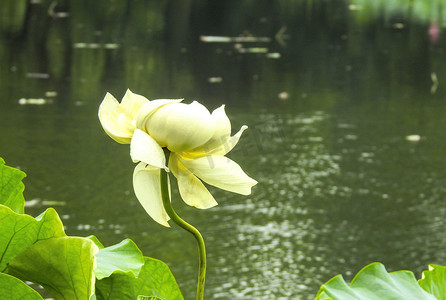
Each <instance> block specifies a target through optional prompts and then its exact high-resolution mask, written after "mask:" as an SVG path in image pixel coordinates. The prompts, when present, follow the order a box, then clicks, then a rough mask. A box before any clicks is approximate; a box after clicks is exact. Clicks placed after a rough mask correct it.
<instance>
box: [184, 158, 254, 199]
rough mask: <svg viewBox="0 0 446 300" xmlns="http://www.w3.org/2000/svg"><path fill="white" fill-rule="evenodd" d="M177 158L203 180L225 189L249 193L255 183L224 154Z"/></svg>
mask: <svg viewBox="0 0 446 300" xmlns="http://www.w3.org/2000/svg"><path fill="white" fill-rule="evenodd" d="M179 160H180V162H181V163H182V164H183V165H184V166H185V167H186V168H187V169H189V170H190V171H191V172H193V173H194V174H195V175H196V176H197V177H198V178H200V179H201V180H203V181H204V182H206V183H208V184H210V185H213V186H215V187H218V188H221V189H224V190H227V191H231V192H234V193H239V194H242V195H249V194H251V187H252V186H254V185H256V184H257V181H256V180H254V179H252V178H251V177H249V176H248V175H246V174H245V172H243V170H242V168H240V166H239V165H238V164H237V163H236V162H234V161H232V160H231V159H229V158H227V157H225V156H219V155H209V156H203V157H198V158H195V159H187V158H184V157H182V156H180V157H179Z"/></svg>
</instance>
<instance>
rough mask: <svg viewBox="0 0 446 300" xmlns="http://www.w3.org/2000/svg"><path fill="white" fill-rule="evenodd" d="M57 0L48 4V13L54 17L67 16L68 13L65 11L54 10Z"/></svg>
mask: <svg viewBox="0 0 446 300" xmlns="http://www.w3.org/2000/svg"><path fill="white" fill-rule="evenodd" d="M56 6H57V1H55V0H54V1H53V2H51V4H50V6H48V15H49V16H50V17H52V18H55V19H61V18H67V17H68V16H69V15H70V14H69V13H68V12H66V11H56V10H55V9H56Z"/></svg>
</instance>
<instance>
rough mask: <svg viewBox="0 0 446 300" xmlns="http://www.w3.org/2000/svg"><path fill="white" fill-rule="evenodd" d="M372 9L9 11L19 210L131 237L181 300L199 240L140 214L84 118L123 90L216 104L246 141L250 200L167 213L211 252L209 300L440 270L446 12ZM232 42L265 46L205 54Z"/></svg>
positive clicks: (0, 44)
mask: <svg viewBox="0 0 446 300" xmlns="http://www.w3.org/2000/svg"><path fill="white" fill-rule="evenodd" d="M403 2H404V1H403ZM373 3H375V4H373ZM376 3H378V2H372V1H365V0H363V1H355V2H351V3H350V2H347V1H321V0H320V1H285V0H284V1H274V2H270V1H212V3H211V2H209V3H208V2H203V1H192V0H191V1H131V2H126V1H94V2H92V1H79V0H77V1H59V2H58V3H57V6H55V7H54V6H52V5H54V3H53V4H51V1H33V2H32V3H31V4H30V3H28V1H12V0H9V1H5V3H4V6H2V8H0V10H1V9H5V7H14V8H16V10H9V11H14V12H15V13H13V14H9V16H10V17H9V18H2V21H1V28H0V29H1V40H0V53H1V55H0V57H1V58H0V67H1V68H0V72H1V81H0V97H1V100H0V130H1V134H0V155H1V156H2V157H4V158H5V160H6V162H7V163H8V164H9V165H12V166H19V167H20V168H21V169H23V170H25V171H26V172H27V174H28V178H27V179H26V191H25V196H26V198H27V199H28V200H31V204H33V205H32V206H31V207H28V208H27V209H28V212H29V213H31V214H33V215H37V214H38V213H40V212H41V211H42V210H44V209H45V208H46V207H47V206H54V207H56V209H57V210H58V212H59V214H60V215H61V217H62V219H63V221H64V223H65V224H66V226H67V232H68V233H69V234H71V235H81V236H86V235H90V234H95V235H97V236H98V237H99V238H100V239H101V240H102V241H103V243H104V244H112V243H116V242H119V241H120V240H122V239H123V238H125V237H130V238H132V239H134V240H135V241H136V242H137V244H138V245H139V246H140V247H141V249H143V252H144V253H145V254H146V255H148V256H153V257H156V258H159V259H162V260H164V261H166V262H167V263H168V264H169V265H170V266H171V268H172V271H173V272H174V274H175V276H176V277H177V279H178V281H179V284H180V286H181V288H182V291H183V293H184V295H185V298H186V299H192V298H193V295H194V290H195V274H196V260H195V259H196V258H195V255H196V248H195V245H194V242H193V241H192V240H191V238H190V237H189V236H188V235H187V234H184V233H183V232H181V231H180V230H178V229H177V228H175V227H174V228H173V229H165V228H162V227H161V226H159V225H158V224H155V223H154V222H153V221H151V220H150V219H149V218H148V216H147V215H146V214H145V213H144V211H143V210H142V209H141V207H140V205H139V203H137V201H136V199H135V197H134V195H133V191H132V185H131V174H132V169H133V164H132V163H131V161H130V159H129V155H128V147H126V146H122V145H117V144H115V143H114V142H112V141H111V140H110V139H109V138H108V137H106V136H105V134H104V133H103V131H102V129H101V127H100V125H99V122H98V120H97V117H96V114H97V107H98V105H99V102H100V101H101V100H102V97H103V96H104V94H105V92H106V91H110V92H112V93H113V94H115V95H116V96H117V97H118V98H119V97H121V96H122V95H123V93H124V92H125V89H126V88H128V87H129V88H131V89H132V90H133V91H134V92H137V93H141V94H144V95H146V96H147V97H149V98H159V97H166V98H169V97H172V98H178V97H186V98H188V99H197V100H199V101H201V102H203V103H205V104H206V105H207V106H208V107H209V108H211V109H213V108H215V107H217V106H219V105H221V103H226V104H227V112H228V114H229V116H230V118H231V120H232V122H233V125H234V128H238V127H240V126H241V125H243V124H248V125H249V126H250V129H249V130H248V131H247V134H246V136H244V138H243V139H242V140H241V142H240V144H239V145H238V147H237V148H236V149H234V151H233V152H232V154H231V157H232V158H234V160H236V161H237V162H239V163H240V164H241V165H242V166H243V168H244V169H245V170H246V171H247V172H248V173H249V174H250V175H251V176H253V177H254V178H256V179H257V180H258V181H259V185H258V186H256V187H255V189H254V192H253V194H252V195H250V196H248V197H244V196H239V195H234V194H231V193H227V192H224V191H220V190H217V189H212V192H213V194H214V195H215V197H216V199H217V200H218V201H219V203H220V205H219V206H218V207H216V208H213V209H211V210H207V211H200V210H196V209H192V208H189V207H187V206H185V205H183V204H182V203H179V202H178V203H175V205H176V207H178V211H179V212H180V214H181V215H183V216H184V218H185V219H187V220H191V221H192V222H193V223H194V224H195V225H196V226H197V227H198V228H199V229H200V230H201V231H202V233H203V235H204V236H205V239H206V241H207V247H208V251H209V253H208V256H209V257H208V259H209V273H208V281H207V298H209V299H312V298H313V297H314V295H315V293H316V292H317V289H318V287H319V286H320V284H322V283H324V282H325V281H326V280H328V279H329V278H331V277H332V276H334V275H336V274H338V273H343V274H345V275H346V276H345V277H346V278H348V279H349V278H351V277H352V275H354V274H355V273H356V272H357V271H358V270H359V269H360V268H361V267H362V266H364V265H366V264H368V263H370V262H373V261H380V262H383V263H384V264H386V266H387V267H388V269H389V270H397V269H410V270H413V271H415V272H416V273H417V275H419V272H420V271H421V270H423V269H425V268H426V267H427V264H429V263H436V264H444V262H445V260H446V254H445V253H444V251H442V250H443V249H444V248H445V244H446V239H445V235H444V232H445V222H444V220H445V214H446V210H445V207H444V196H445V186H446V163H445V160H444V149H445V140H446V131H445V130H444V129H445V128H446V124H445V123H446V119H445V118H444V115H445V114H446V104H445V101H444V100H445V89H444V87H443V78H446V73H445V71H444V70H446V61H445V53H444V49H445V44H444V39H443V37H442V36H441V33H442V30H443V29H444V28H443V20H442V19H441V18H439V17H437V15H436V13H429V12H430V11H433V12H437V11H444V9H445V8H444V6H443V5H442V3H441V1H439V2H438V3H435V1H432V2H431V5H432V7H434V8H435V9H432V10H429V9H426V5H425V4H423V3H425V2H421V1H413V3H414V4H413V7H412V8H411V7H410V6H409V9H408V8H407V7H406V6H405V5H406V4H404V5H397V4H398V1H387V2H386V3H389V5H387V6H385V7H384V8H383V7H379V5H376ZM404 3H405V2H404ZM372 4H373V5H372ZM390 4H391V5H390ZM2 5H3V4H2ZM20 6H22V8H21V7H20ZM50 7H52V9H51V10H50V13H51V14H52V17H50V16H48V8H50ZM23 8H26V10H24V9H23ZM378 12H379V13H378ZM440 16H441V14H440ZM435 30H437V31H435ZM277 33H279V38H278V39H277V38H276V37H275V36H276V34H277ZM241 34H242V35H244V36H251V35H252V36H255V37H266V38H269V39H270V40H271V42H266V43H265V42H257V43H204V42H200V36H201V35H224V36H239V35H241ZM247 49H248V50H247ZM249 52H256V53H249ZM32 99H34V100H36V99H37V100H38V101H37V102H36V101H34V102H33V101H30V100H32ZM28 103H45V104H44V105H32V104H28ZM22 104H23V105H22ZM408 136H414V137H413V138H407V137H408ZM414 140H415V141H414Z"/></svg>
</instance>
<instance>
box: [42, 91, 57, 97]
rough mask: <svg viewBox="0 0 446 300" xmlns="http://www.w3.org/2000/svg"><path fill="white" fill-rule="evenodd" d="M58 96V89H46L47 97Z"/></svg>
mask: <svg viewBox="0 0 446 300" xmlns="http://www.w3.org/2000/svg"><path fill="white" fill-rule="evenodd" d="M56 96H57V92H56V91H46V92H45V97H56Z"/></svg>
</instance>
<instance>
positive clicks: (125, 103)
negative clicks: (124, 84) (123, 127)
mask: <svg viewBox="0 0 446 300" xmlns="http://www.w3.org/2000/svg"><path fill="white" fill-rule="evenodd" d="M149 102H150V101H149V100H148V99H147V98H146V97H144V96H141V95H138V94H135V93H133V92H132V91H131V90H130V89H127V91H126V92H125V95H124V97H123V98H122V101H121V106H122V109H123V110H125V111H126V112H127V113H128V114H129V115H130V116H132V119H134V118H135V117H136V114H137V113H138V111H139V110H140V109H141V107H142V106H143V105H144V104H146V103H149Z"/></svg>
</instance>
